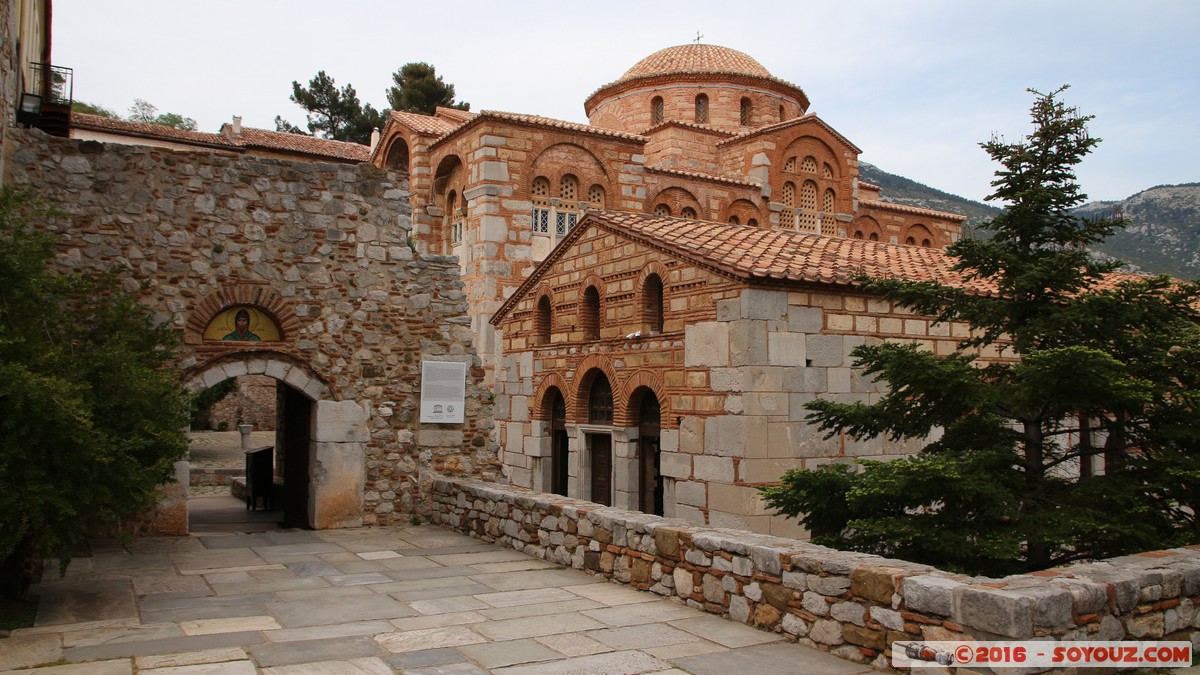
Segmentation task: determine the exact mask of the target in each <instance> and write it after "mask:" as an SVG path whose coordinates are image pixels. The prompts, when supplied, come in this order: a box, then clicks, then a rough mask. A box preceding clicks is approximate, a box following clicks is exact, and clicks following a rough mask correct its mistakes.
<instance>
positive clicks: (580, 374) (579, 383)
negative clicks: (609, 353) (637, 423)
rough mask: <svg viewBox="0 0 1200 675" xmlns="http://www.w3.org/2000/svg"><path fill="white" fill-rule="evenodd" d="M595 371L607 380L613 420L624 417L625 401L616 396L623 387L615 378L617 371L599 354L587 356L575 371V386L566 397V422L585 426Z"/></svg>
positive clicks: (610, 362)
mask: <svg viewBox="0 0 1200 675" xmlns="http://www.w3.org/2000/svg"><path fill="white" fill-rule="evenodd" d="M596 371H599V372H602V373H604V376H605V377H607V378H608V384H609V386H610V387H612V390H613V420H614V421H615V420H617V419H619V417H620V416H623V415H625V401H624V399H623V398H621V397H619V396H617V392H619V391H620V392H623V391H624V387H623V386H622V385H621V381H620V379H618V378H617V370H616V368H614V367H613V364H612V361H610V360H609V359H608V357H606V356H602V355H600V354H588V355H587V357H586V358H584V359H583V361H581V362H580V363H579V366H578V367H577V368H576V369H575V383H576V385H575V388H574V390H573V392H572V393H571V394H570V395H569V396H567V404H568V407H567V411H568V419H567V421H568V422H573V423H575V424H587V419H588V389H590V388H591V386H592V380H594V379H596V378H595V373H596ZM572 399H574V400H572Z"/></svg>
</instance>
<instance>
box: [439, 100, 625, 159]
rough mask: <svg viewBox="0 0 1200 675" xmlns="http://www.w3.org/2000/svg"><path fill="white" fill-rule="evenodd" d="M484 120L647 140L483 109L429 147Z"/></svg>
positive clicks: (570, 123)
mask: <svg viewBox="0 0 1200 675" xmlns="http://www.w3.org/2000/svg"><path fill="white" fill-rule="evenodd" d="M486 120H500V121H504V122H515V123H517V124H531V125H533V126H539V127H551V128H554V129H564V130H566V131H579V132H582V133H585V134H592V135H594V136H608V137H609V138H619V139H622V140H627V141H638V142H640V143H645V142H646V141H647V140H649V139H648V138H646V137H645V136H638V135H637V134H628V133H625V132H624V131H613V130H612V129H602V128H600V127H594V126H591V125H590V124H579V123H578V122H567V121H564V120H556V119H554V118H552V117H542V116H541V115H523V114H520V113H510V112H502V111H499V110H483V111H481V112H480V113H479V114H478V115H476V116H475V117H473V118H472V119H471V121H470V122H467V123H466V124H464V125H462V126H460V127H455V128H454V130H453V131H452V132H450V133H448V134H446V135H444V136H442V137H441V138H439V139H437V140H436V141H434V142H433V143H431V144H430V146H429V148H430V149H431V150H432V149H433V148H435V147H437V146H438V145H440V144H441V143H444V142H445V141H446V139H447V138H449V137H450V136H451V135H452V134H453V133H454V132H456V131H459V130H461V129H465V128H467V127H468V126H474V125H476V124H482V123H483V122H484V121H486Z"/></svg>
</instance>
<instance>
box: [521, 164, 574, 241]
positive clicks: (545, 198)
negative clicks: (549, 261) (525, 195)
mask: <svg viewBox="0 0 1200 675" xmlns="http://www.w3.org/2000/svg"><path fill="white" fill-rule="evenodd" d="M529 196H530V201H531V202H532V203H533V232H534V234H553V235H554V239H559V238H561V237H564V236H566V234H567V233H568V232H570V231H571V230H573V229H575V224H576V223H578V222H579V202H578V201H576V200H577V199H579V179H578V178H576V177H575V176H572V175H571V174H569V173H568V174H564V175H563V176H562V177H561V178H559V180H558V199H557V200H556V201H551V199H550V180H549V179H548V178H546V177H545V176H538V177H537V178H534V179H533V183H532V184H531V185H530V186H529ZM550 223H554V230H553V232H552V231H551V229H550Z"/></svg>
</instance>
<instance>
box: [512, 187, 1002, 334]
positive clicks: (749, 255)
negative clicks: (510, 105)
mask: <svg viewBox="0 0 1200 675" xmlns="http://www.w3.org/2000/svg"><path fill="white" fill-rule="evenodd" d="M589 227H604V228H608V229H611V230H613V231H614V232H617V233H619V234H621V235H623V236H626V237H628V238H630V239H632V240H634V241H638V242H640V243H642V244H644V245H646V246H648V247H650V248H653V249H658V250H665V251H667V252H669V253H674V254H676V255H678V256H680V257H683V258H685V259H688V260H690V261H692V262H693V263H695V264H697V265H700V266H701V267H705V268H708V269H710V270H713V271H715V272H718V273H720V274H725V275H727V276H730V277H733V278H735V279H740V280H743V281H745V282H747V283H766V284H783V285H788V284H831V285H835V286H852V285H854V284H855V281H854V279H855V277H857V276H859V275H864V274H865V275H867V276H872V277H899V278H902V279H912V280H915V281H937V282H939V283H943V284H946V285H949V286H959V287H964V288H967V289H968V290H971V291H973V292H976V293H991V292H994V290H995V288H994V286H992V285H990V284H986V283H982V282H980V281H978V280H974V281H971V282H969V283H967V282H964V280H963V278H962V275H960V274H958V273H956V272H953V271H951V269H950V268H951V266H952V265H953V260H952V259H951V258H950V257H949V256H947V255H946V253H945V252H944V251H943V250H942V249H937V248H924V247H921V246H905V245H900V244H889V243H885V242H878V241H869V240H865V239H846V238H843V237H826V236H822V235H817V234H805V233H800V232H795V231H791V230H780V229H774V228H766V227H752V226H749V225H730V224H727V223H714V222H710V221H704V220H687V219H683V218H663V217H659V216H654V215H648V214H637V213H626V212H623V211H601V210H597V211H588V212H587V214H586V215H585V216H584V218H583V220H581V221H580V223H579V225H578V226H576V227H575V229H574V230H572V231H571V233H570V234H568V235H567V238H566V239H565V240H564V241H563V242H562V243H560V244H559V245H558V246H557V247H555V249H554V250H553V251H552V252H551V253H550V255H549V256H548V257H547V258H546V260H544V261H543V262H542V264H541V265H539V266H538V267H537V268H536V269H535V270H534V272H533V274H531V275H530V277H529V278H528V279H526V280H525V282H524V283H523V284H522V285H521V287H520V288H519V289H517V292H516V293H514V294H513V295H512V296H511V297H510V298H509V299H508V301H506V302H505V303H504V304H503V305H501V307H500V309H498V310H497V311H496V313H495V315H493V317H492V319H491V321H492V323H493V324H497V325H498V324H499V322H500V321H502V320H503V318H504V316H505V315H507V313H508V312H509V311H511V310H512V308H513V307H515V306H516V304H517V303H518V302H519V301H520V298H521V297H523V296H524V295H525V293H527V292H528V290H529V289H530V288H533V287H534V286H535V285H536V284H537V283H539V282H540V279H541V277H542V276H543V275H544V274H545V272H546V270H548V269H549V268H550V267H551V266H552V265H553V264H554V263H555V262H556V261H557V260H558V259H559V258H561V257H562V256H563V255H564V254H565V252H566V251H567V250H568V249H569V248H570V246H571V242H572V241H573V240H574V239H577V238H578V237H579V236H581V234H582V232H583V231H585V230H586V229H588V228H589Z"/></svg>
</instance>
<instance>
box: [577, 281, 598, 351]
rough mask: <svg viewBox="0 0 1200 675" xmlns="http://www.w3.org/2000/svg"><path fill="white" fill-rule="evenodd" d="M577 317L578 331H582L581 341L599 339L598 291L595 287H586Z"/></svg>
mask: <svg viewBox="0 0 1200 675" xmlns="http://www.w3.org/2000/svg"><path fill="white" fill-rule="evenodd" d="M581 309H582V311H581V312H580V315H579V329H580V330H582V331H583V339H585V340H599V339H600V291H598V290H596V287H595V286H588V287H587V289H586V290H584V291H583V307H582V308H581Z"/></svg>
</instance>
